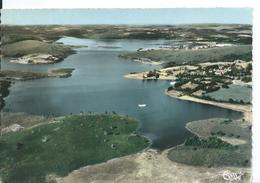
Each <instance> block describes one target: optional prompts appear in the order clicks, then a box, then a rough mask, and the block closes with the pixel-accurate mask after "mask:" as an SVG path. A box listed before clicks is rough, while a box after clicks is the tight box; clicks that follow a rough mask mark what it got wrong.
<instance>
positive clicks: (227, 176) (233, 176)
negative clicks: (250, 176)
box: [222, 171, 245, 181]
mask: <svg viewBox="0 0 260 183" xmlns="http://www.w3.org/2000/svg"><path fill="white" fill-rule="evenodd" d="M244 174H245V173H243V172H238V173H234V172H230V171H225V172H223V174H222V178H223V179H224V180H227V181H240V180H242V177H243V175H244Z"/></svg>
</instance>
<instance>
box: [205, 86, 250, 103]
mask: <svg viewBox="0 0 260 183" xmlns="http://www.w3.org/2000/svg"><path fill="white" fill-rule="evenodd" d="M228 87H229V88H220V89H219V90H217V91H214V92H210V93H207V94H205V96H207V97H210V98H212V99H213V100H217V101H223V102H230V100H231V99H232V101H234V102H241V103H251V102H252V88H251V87H247V86H240V85H229V86H228Z"/></svg>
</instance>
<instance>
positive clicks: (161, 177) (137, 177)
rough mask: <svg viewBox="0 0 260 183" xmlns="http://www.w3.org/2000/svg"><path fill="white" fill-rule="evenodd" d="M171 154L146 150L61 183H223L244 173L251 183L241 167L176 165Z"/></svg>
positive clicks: (74, 174)
mask: <svg viewBox="0 0 260 183" xmlns="http://www.w3.org/2000/svg"><path fill="white" fill-rule="evenodd" d="M167 154H168V150H166V151H163V152H162V153H157V152H155V151H153V150H146V151H144V152H140V153H137V154H133V155H129V156H125V157H121V158H115V159H112V160H109V161H107V162H104V163H101V164H97V165H92V166H86V167H82V168H80V169H78V170H75V171H73V172H71V173H70V174H69V175H67V176H66V177H63V178H56V180H57V182H58V183H71V182H75V183H87V182H93V183H132V182H135V183H151V182H153V183H162V182H165V183H166V182H169V183H170V182H182V183H191V182H194V183H198V182H200V183H213V182H215V183H222V182H226V181H225V180H224V179H223V173H224V172H225V171H230V172H233V173H238V172H240V171H241V172H243V173H245V174H244V176H243V179H244V180H243V181H239V180H238V181H236V182H250V174H251V173H250V169H249V168H239V167H218V168H207V167H196V166H188V165H184V164H179V163H175V162H173V161H171V160H169V159H168V157H167Z"/></svg>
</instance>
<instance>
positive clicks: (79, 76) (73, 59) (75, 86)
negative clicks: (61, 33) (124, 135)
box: [2, 37, 241, 149]
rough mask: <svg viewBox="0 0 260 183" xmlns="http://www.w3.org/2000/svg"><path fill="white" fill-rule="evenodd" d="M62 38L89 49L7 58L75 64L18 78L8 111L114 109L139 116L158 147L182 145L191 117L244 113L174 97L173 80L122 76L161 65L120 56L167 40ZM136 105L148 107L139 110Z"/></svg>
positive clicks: (42, 68)
mask: <svg viewBox="0 0 260 183" xmlns="http://www.w3.org/2000/svg"><path fill="white" fill-rule="evenodd" d="M59 42H63V43H64V44H72V45H87V46H88V47H82V48H79V49H77V53H76V54H74V55H71V56H69V57H67V58H66V59H65V60H64V61H62V62H60V63H57V64H53V65H20V64H14V63H10V62H9V61H8V59H6V60H3V63H2V68H3V69H20V70H26V71H47V70H48V69H49V68H64V67H70V68H75V71H74V72H73V74H72V77H70V78H47V79H39V80H32V81H21V82H16V83H15V84H14V85H13V86H12V87H11V88H10V95H9V96H8V97H7V98H5V101H6V106H5V108H4V110H5V111H12V112H27V113H31V114H40V115H42V114H43V115H48V114H54V115H56V116H60V115H66V114H70V113H79V112H80V111H84V112H87V111H92V112H105V111H110V112H111V111H115V112H116V113H118V114H125V115H129V116H132V117H135V118H137V119H138V120H139V121H140V124H141V126H140V129H139V133H141V134H142V135H145V136H147V137H149V138H150V139H151V140H152V142H153V144H152V147H153V148H158V149H165V148H168V147H171V146H174V145H177V144H180V143H182V142H183V141H184V140H185V138H187V137H188V136H190V135H191V134H190V132H188V131H187V130H186V129H185V124H186V123H187V122H189V121H192V120H199V119H205V118H212V117H226V118H238V117H240V116H241V114H240V113H238V112H234V111H231V110H226V109H222V108H217V107H213V106H209V105H203V104H198V103H193V102H188V101H181V100H178V99H175V98H171V97H169V96H167V95H165V93H164V90H165V89H166V88H168V87H169V85H170V82H169V81H149V82H147V81H141V80H130V79H125V78H124V77H123V76H124V75H125V74H128V73H130V72H141V71H146V70H152V69H154V68H158V67H159V66H152V65H147V64H140V63H136V62H133V61H130V60H125V59H122V58H119V57H118V55H119V54H121V53H124V52H127V51H135V50H137V49H139V48H149V47H159V46H161V45H163V44H168V43H166V41H164V40H146V41H143V40H142V41H141V40H112V41H111V40H88V39H77V38H70V37H66V38H62V39H60V40H59ZM170 44H174V41H172V42H171V43H170ZM106 46H113V48H112V47H106ZM138 104H146V105H147V106H146V107H143V108H140V107H138Z"/></svg>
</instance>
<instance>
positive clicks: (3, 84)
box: [0, 72, 11, 125]
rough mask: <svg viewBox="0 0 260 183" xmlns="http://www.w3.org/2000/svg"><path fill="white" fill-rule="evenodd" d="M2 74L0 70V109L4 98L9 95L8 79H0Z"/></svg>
mask: <svg viewBox="0 0 260 183" xmlns="http://www.w3.org/2000/svg"><path fill="white" fill-rule="evenodd" d="M2 76H3V74H2V73H1V72H0V110H1V109H2V108H3V107H4V98H5V97H7V96H8V95H9V87H10V86H11V82H10V81H6V80H1V77H2ZM0 120H1V119H0ZM0 125H1V121H0Z"/></svg>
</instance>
